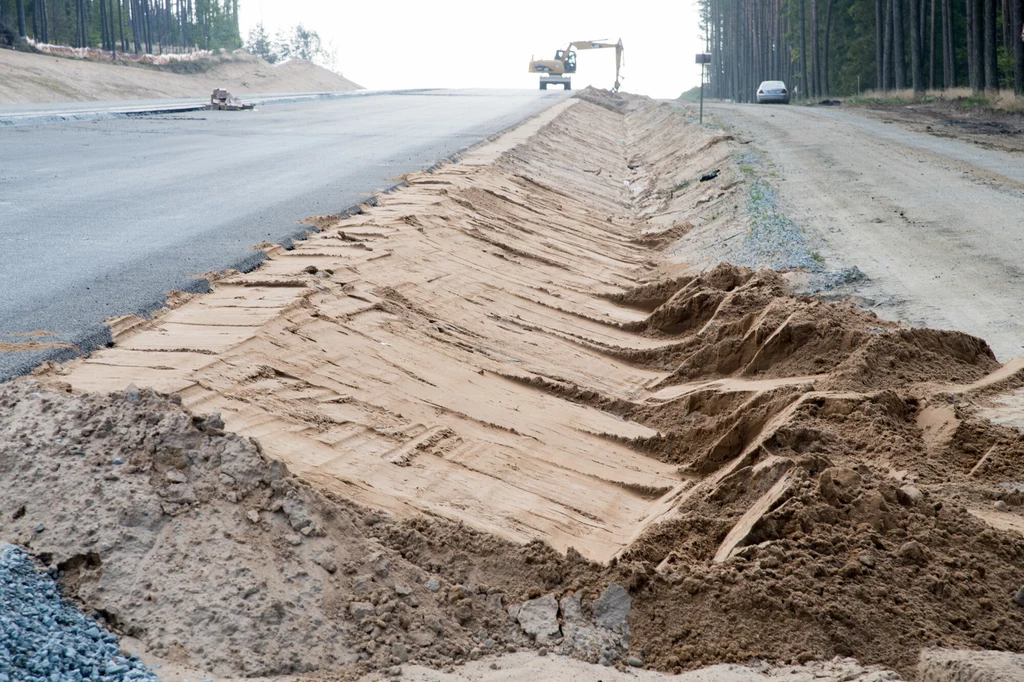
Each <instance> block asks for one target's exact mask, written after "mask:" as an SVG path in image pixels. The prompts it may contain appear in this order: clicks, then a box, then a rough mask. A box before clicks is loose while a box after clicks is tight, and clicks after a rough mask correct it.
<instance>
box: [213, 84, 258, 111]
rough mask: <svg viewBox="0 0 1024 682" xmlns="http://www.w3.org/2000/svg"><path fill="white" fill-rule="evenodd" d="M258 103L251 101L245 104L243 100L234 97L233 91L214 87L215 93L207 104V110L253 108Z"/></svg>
mask: <svg viewBox="0 0 1024 682" xmlns="http://www.w3.org/2000/svg"><path fill="white" fill-rule="evenodd" d="M255 106H256V105H254V104H252V103H249V104H244V103H243V102H242V100H240V99H238V98H237V97H232V96H231V93H230V92H228V91H227V90H225V89H224V88H214V89H213V94H211V95H210V103H209V104H207V105H206V110H207V111H242V110H245V109H253V108H254V107H255Z"/></svg>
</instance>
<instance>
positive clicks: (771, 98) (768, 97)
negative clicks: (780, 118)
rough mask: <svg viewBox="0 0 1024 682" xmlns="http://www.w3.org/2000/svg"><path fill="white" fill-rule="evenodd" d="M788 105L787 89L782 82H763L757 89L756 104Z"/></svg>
mask: <svg viewBox="0 0 1024 682" xmlns="http://www.w3.org/2000/svg"><path fill="white" fill-rule="evenodd" d="M767 102H777V103H779V104H789V88H787V87H786V84H785V83H783V82H782V81H765V82H764V83H761V85H759V86H758V88H757V103H758V104H765V103H767Z"/></svg>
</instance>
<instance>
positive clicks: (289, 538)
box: [284, 533, 302, 546]
mask: <svg viewBox="0 0 1024 682" xmlns="http://www.w3.org/2000/svg"><path fill="white" fill-rule="evenodd" d="M284 541H285V542H287V543H288V544H289V545H294V546H298V545H301V544H302V537H301V536H299V535H295V534H294V533H289V534H288V535H285V536H284Z"/></svg>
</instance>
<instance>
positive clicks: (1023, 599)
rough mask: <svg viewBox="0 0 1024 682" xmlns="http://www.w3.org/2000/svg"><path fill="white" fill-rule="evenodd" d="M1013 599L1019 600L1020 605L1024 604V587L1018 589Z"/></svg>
mask: <svg viewBox="0 0 1024 682" xmlns="http://www.w3.org/2000/svg"><path fill="white" fill-rule="evenodd" d="M1013 601H1015V602H1017V604H1018V605H1019V606H1024V587H1022V588H1020V589H1019V590H1017V594H1015V595H1013Z"/></svg>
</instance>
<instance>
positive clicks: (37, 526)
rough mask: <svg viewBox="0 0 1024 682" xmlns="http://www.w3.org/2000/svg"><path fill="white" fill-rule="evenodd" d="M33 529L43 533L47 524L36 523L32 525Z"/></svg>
mask: <svg viewBox="0 0 1024 682" xmlns="http://www.w3.org/2000/svg"><path fill="white" fill-rule="evenodd" d="M32 530H33V531H35V532H36V533H42V532H43V531H44V530H46V526H44V525H43V524H41V523H37V524H36V525H34V526H33V527H32Z"/></svg>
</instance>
